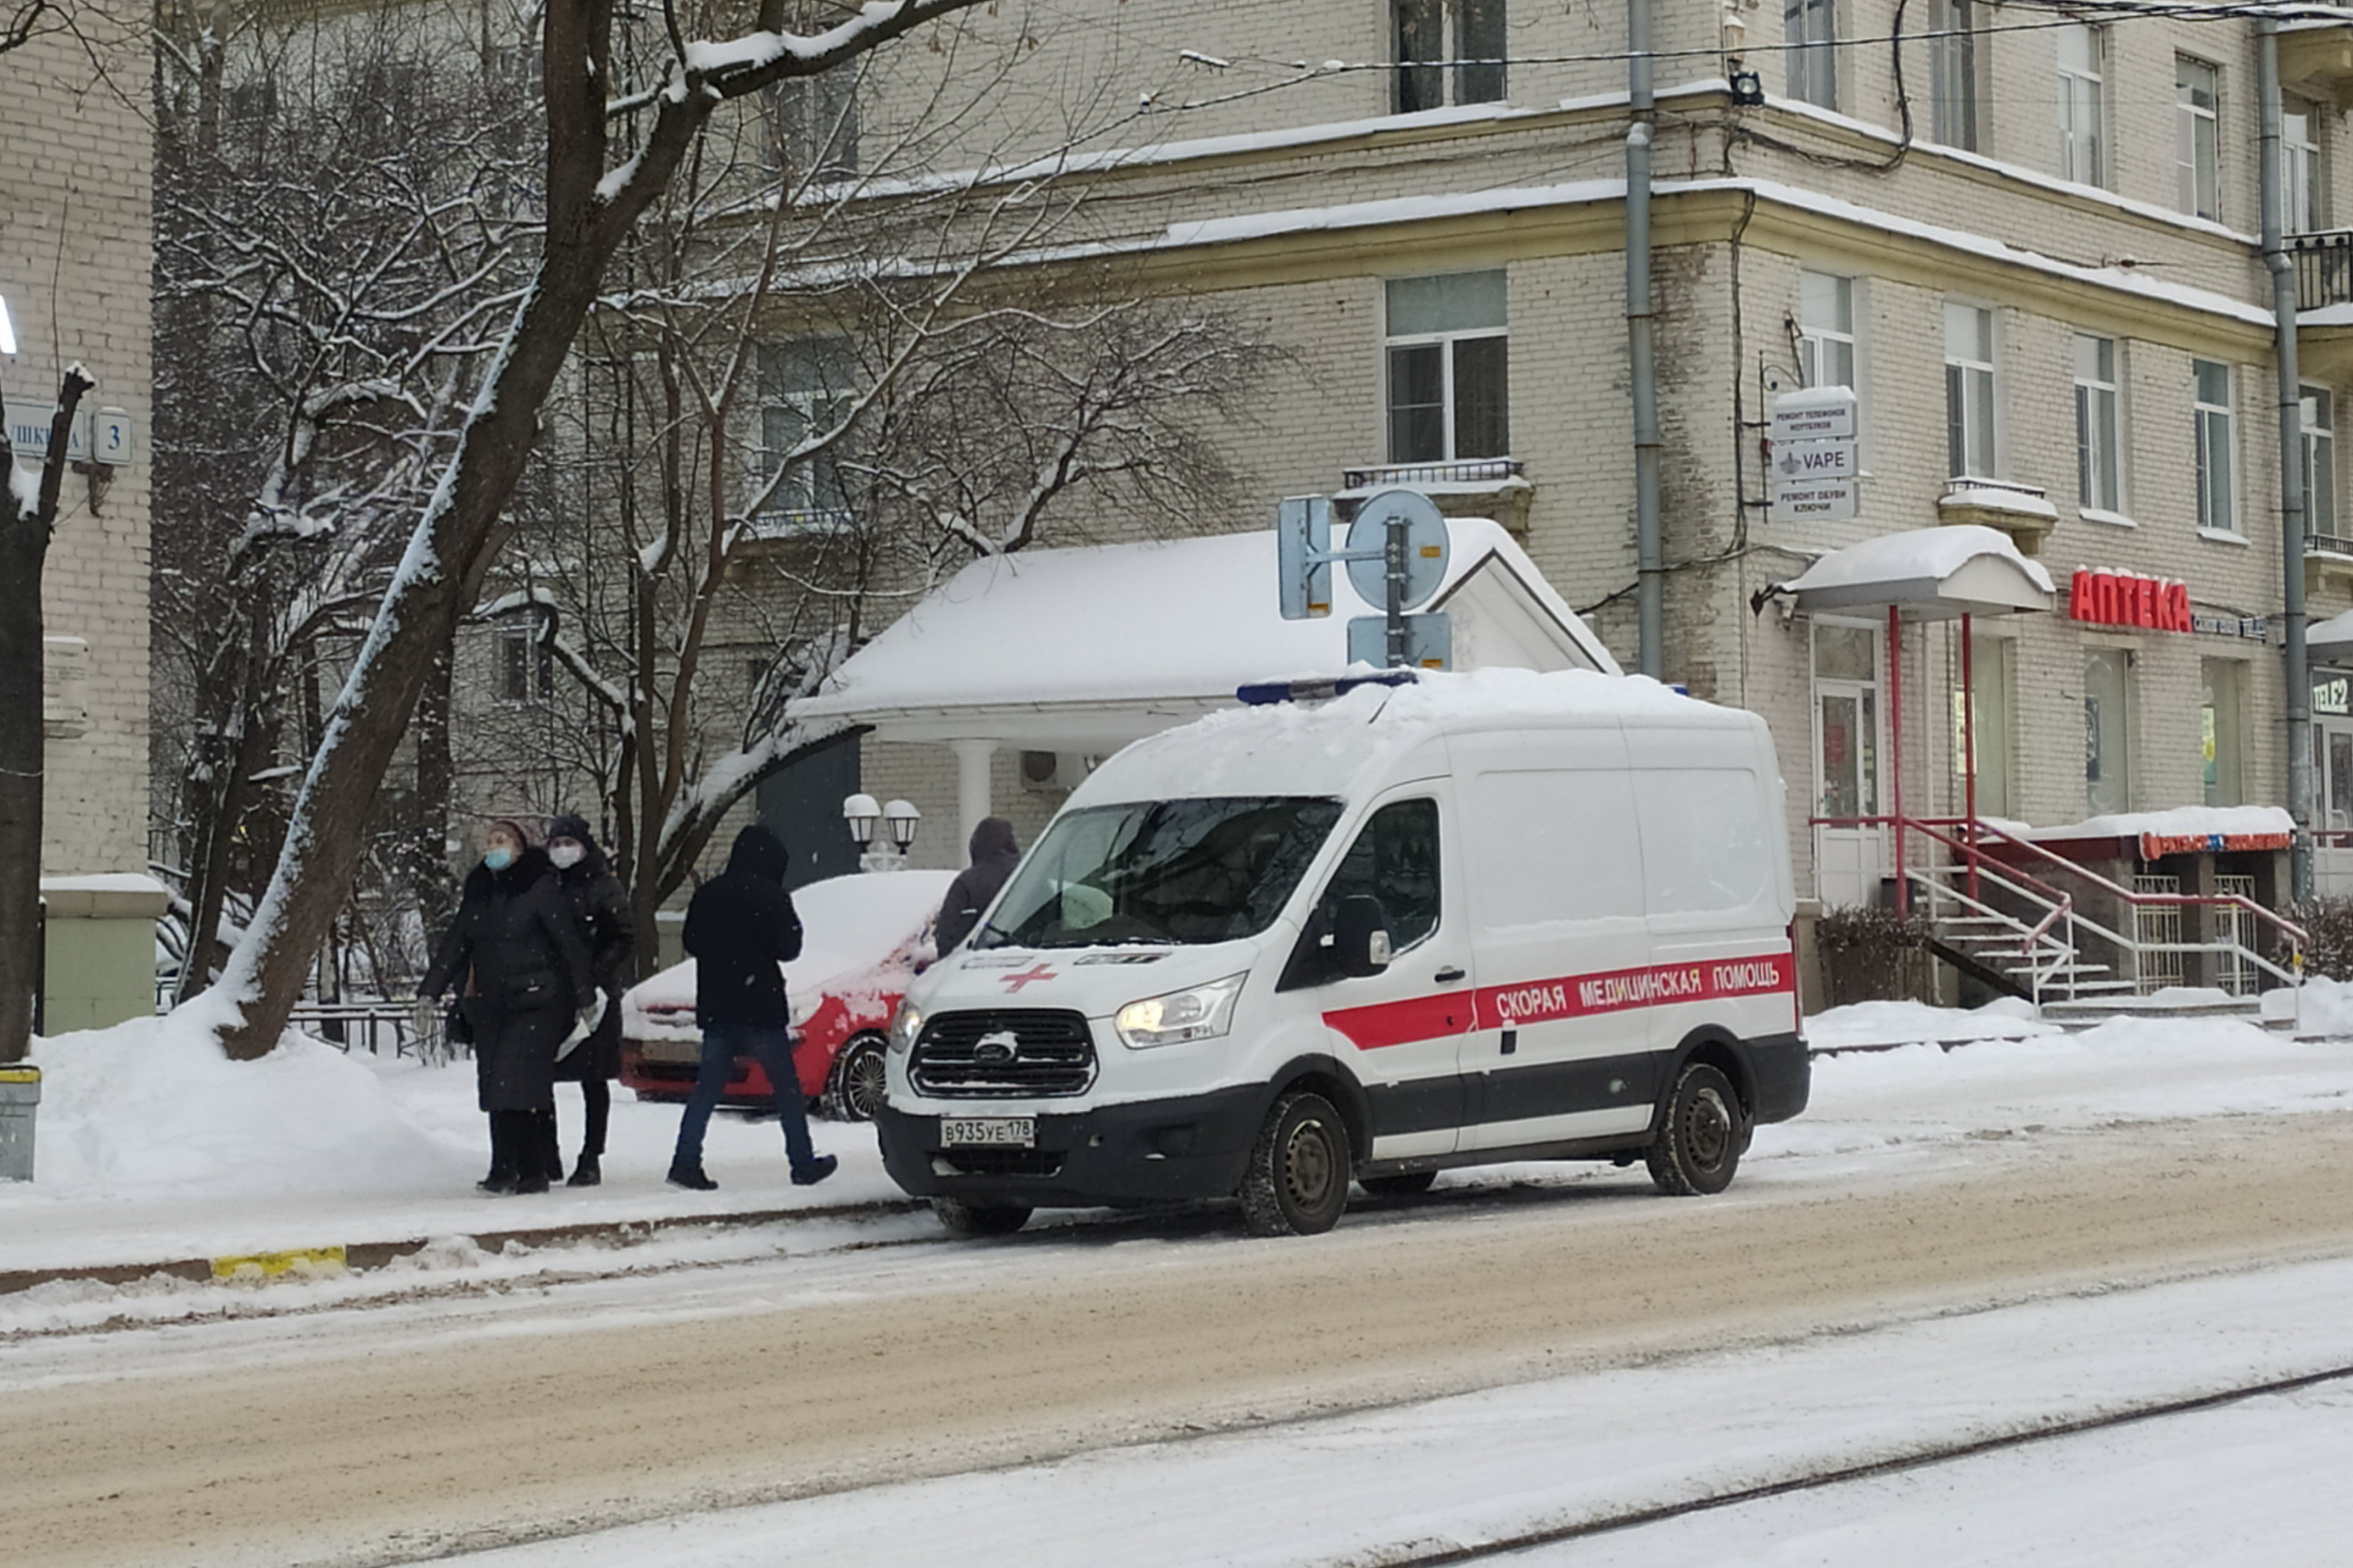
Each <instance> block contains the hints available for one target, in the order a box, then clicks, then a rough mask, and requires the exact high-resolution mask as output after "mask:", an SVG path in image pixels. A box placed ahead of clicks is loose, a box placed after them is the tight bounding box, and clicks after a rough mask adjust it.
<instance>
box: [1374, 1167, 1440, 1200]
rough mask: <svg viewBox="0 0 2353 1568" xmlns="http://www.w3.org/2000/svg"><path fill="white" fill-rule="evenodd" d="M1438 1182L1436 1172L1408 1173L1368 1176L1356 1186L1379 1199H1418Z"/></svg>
mask: <svg viewBox="0 0 2353 1568" xmlns="http://www.w3.org/2000/svg"><path fill="white" fill-rule="evenodd" d="M1437 1180H1438V1173H1437V1172H1435V1171H1406V1172H1403V1173H1400V1174H1398V1175H1394V1176H1366V1178H1365V1179H1364V1180H1363V1181H1361V1182H1358V1183H1357V1185H1358V1186H1360V1187H1362V1188H1364V1189H1365V1191H1366V1192H1368V1193H1370V1194H1373V1196H1375V1197H1377V1198H1418V1197H1419V1196H1421V1194H1424V1193H1426V1192H1428V1191H1430V1184H1432V1183H1434V1182H1436V1181H1437Z"/></svg>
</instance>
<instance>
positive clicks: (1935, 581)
mask: <svg viewBox="0 0 2353 1568" xmlns="http://www.w3.org/2000/svg"><path fill="white" fill-rule="evenodd" d="M1782 591H1783V592H1785V593H1788V594H1791V595H1796V597H1797V601H1798V608H1799V609H1800V610H1856V609H1884V608H1893V609H1894V611H1895V612H1896V613H1897V614H1898V615H1899V616H1902V618H1904V619H1905V620H1907V621H1945V620H1951V619H1953V618H1954V617H1955V616H2007V615H2011V614H2014V613H2016V612H2018V611H2021V610H2048V609H2050V608H2051V601H2052V595H2053V594H2054V593H2055V592H2056V591H2057V590H2056V589H2055V588H2054V587H2053V585H2052V582H2051V574H2049V573H2048V572H2045V571H2044V570H2043V569H2042V566H2040V565H2039V564H2037V563H2034V562H2032V561H2029V560H2028V559H2027V558H2026V557H2025V556H2023V555H2021V554H2020V553H2019V552H2018V546H2017V545H2015V544H2013V543H2011V542H2010V535H2008V534H2006V533H2004V532H2002V531H2000V529H1994V528H1986V527H1982V526H1979V525H1977V524H1963V525H1957V526H1955V527H1951V528H1921V529H1914V530H1912V531H1909V532H1905V533H1890V534H1884V535H1882V536H1881V537H1879V538H1877V539H1866V540H1864V541H1863V542H1862V543H1860V544H1850V545H1848V546H1847V547H1846V548H1845V549H1843V550H1833V551H1831V552H1830V553H1829V554H1828V555H1825V556H1823V557H1822V558H1821V559H1820V560H1819V561H1817V562H1815V563H1813V564H1812V565H1811V566H1810V567H1808V568H1807V569H1806V571H1805V573H1804V574H1802V575H1800V576H1799V577H1797V578H1795V579H1794V580H1792V581H1790V582H1788V583H1785V584H1782Z"/></svg>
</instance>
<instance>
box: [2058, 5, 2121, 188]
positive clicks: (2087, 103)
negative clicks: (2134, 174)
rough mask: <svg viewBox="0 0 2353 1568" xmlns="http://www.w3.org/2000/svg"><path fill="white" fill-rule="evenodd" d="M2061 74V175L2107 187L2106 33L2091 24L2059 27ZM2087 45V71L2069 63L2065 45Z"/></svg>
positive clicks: (2069, 178) (2075, 180)
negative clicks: (2073, 41) (2080, 41)
mask: <svg viewBox="0 0 2353 1568" xmlns="http://www.w3.org/2000/svg"><path fill="white" fill-rule="evenodd" d="M2052 37H2054V38H2055V39H2056V40H2057V47H2058V61H2057V63H2058V73H2059V177H2060V178H2061V179H2063V180H2072V181H2073V182H2074V183H2075V184H2079V185H2105V184H2107V177H2108V161H2107V134H2106V132H2107V127H2106V119H2107V84H2106V77H2105V72H2106V69H2107V34H2106V30H2105V28H2101V27H2096V26H2092V25H2091V24H2090V23H2088V22H2073V23H2070V24H2068V25H2067V26H2063V27H2059V28H2055V29H2053V31H2052ZM2073 38H2081V39H2083V40H2084V42H2085V43H2086V44H2088V45H2089V50H2088V52H2089V54H2090V56H2091V64H2090V66H2089V67H2088V68H2086V67H2084V66H2081V65H2070V64H2068V63H2067V44H2068V41H2069V40H2070V39H2073Z"/></svg>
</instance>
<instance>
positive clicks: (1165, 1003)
mask: <svg viewBox="0 0 2353 1568" xmlns="http://www.w3.org/2000/svg"><path fill="white" fill-rule="evenodd" d="M1249 978H1250V971H1248V970H1244V971H1243V972H1242V973H1240V974H1229V975H1227V976H1226V977H1225V978H1224V979H1223V980H1212V981H1210V982H1209V983H1208V984H1206V985H1195V986H1192V987H1190V988H1189V989H1187V990H1184V991H1171V992H1169V993H1168V994H1166V995H1165V996H1146V997H1145V999H1144V1000H1143V1001H1141V1002H1130V1003H1129V1004H1128V1005H1126V1006H1124V1007H1122V1008H1121V1009H1120V1010H1119V1016H1117V1017H1115V1018H1113V1020H1112V1022H1113V1025H1114V1026H1116V1027H1117V1028H1118V1030H1119V1037H1120V1038H1121V1039H1123V1040H1124V1041H1126V1042H1127V1044H1128V1045H1129V1046H1130V1047H1133V1048H1134V1049H1136V1050H1143V1049H1145V1048H1146V1047H1151V1046H1174V1045H1180V1044H1182V1043H1183V1042H1185V1041H1187V1040H1213V1039H1216V1038H1217V1037H1219V1035H1222V1034H1224V1033H1225V1032H1226V1031H1227V1030H1228V1029H1229V1028H1231V1027H1232V1026H1233V1021H1234V999H1235V998H1236V997H1238V996H1240V994H1242V982H1243V981H1245V980H1248V979H1249Z"/></svg>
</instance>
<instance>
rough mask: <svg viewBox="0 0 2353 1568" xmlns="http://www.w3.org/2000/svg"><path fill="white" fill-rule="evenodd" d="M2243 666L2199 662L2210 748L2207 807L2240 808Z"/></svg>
mask: <svg viewBox="0 0 2353 1568" xmlns="http://www.w3.org/2000/svg"><path fill="white" fill-rule="evenodd" d="M2239 668H2240V667H2239V665H2238V663H2237V662H2236V661H2235V660H2232V659H2227V658H2201V659H2200V660H2199V661H2198V675H2199V695H2198V716H2199V728H2200V731H2202V738H2203V740H2204V742H2205V748H2206V804H2207V805H2242V804H2244V802H2243V800H2242V795H2241V794H2240V787H2239V780H2240V768H2241V763H2240V757H2241V754H2242V747H2243V744H2244V736H2243V733H2242V726H2241V723H2240V719H2239Z"/></svg>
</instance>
